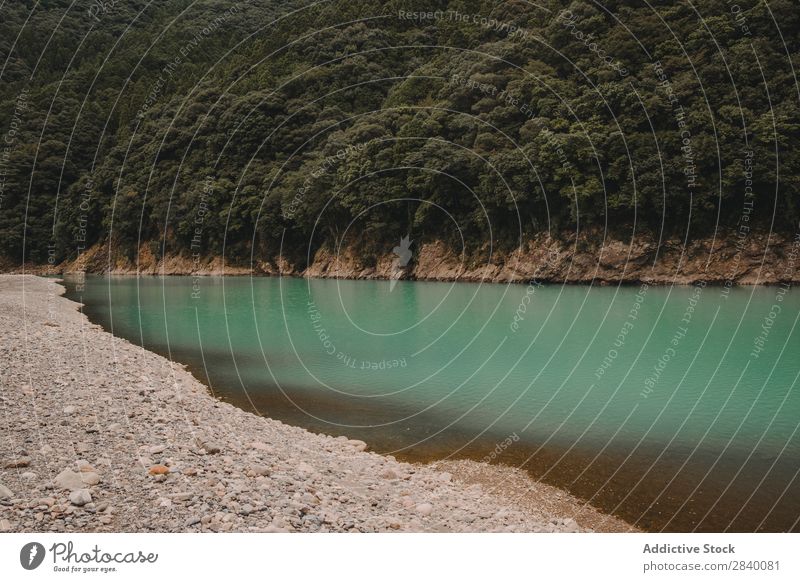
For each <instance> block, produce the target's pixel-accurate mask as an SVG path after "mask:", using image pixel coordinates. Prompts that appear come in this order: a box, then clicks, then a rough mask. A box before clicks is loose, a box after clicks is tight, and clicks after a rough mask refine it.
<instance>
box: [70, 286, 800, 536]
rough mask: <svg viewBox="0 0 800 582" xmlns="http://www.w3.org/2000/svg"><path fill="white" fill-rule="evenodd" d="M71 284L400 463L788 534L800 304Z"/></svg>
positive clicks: (667, 525) (200, 363) (319, 424)
mask: <svg viewBox="0 0 800 582" xmlns="http://www.w3.org/2000/svg"><path fill="white" fill-rule="evenodd" d="M67 287H68V296H69V297H70V298H73V299H76V300H79V301H81V302H83V303H84V304H85V308H84V309H85V312H86V313H87V314H88V315H89V317H90V318H91V319H92V320H93V321H96V322H98V323H100V324H102V325H103V326H104V327H106V328H107V329H109V330H111V331H113V333H115V334H116V335H118V336H121V337H124V338H127V339H129V340H131V341H134V342H135V343H138V344H140V345H143V346H144V347H146V348H147V349H150V350H153V351H156V352H159V353H162V354H164V355H167V356H169V357H171V358H172V359H174V360H177V361H179V362H183V363H185V364H187V365H189V366H190V368H191V369H192V371H193V372H194V373H195V374H196V375H197V376H198V377H199V378H201V379H202V380H203V381H205V382H207V383H208V385H209V386H210V387H211V389H212V390H213V391H214V393H215V394H217V395H218V396H220V397H222V398H224V399H226V400H228V401H231V402H233V403H236V404H238V405H240V406H242V407H243V408H245V409H249V410H256V411H258V412H261V413H263V414H266V415H269V416H271V417H274V418H278V419H281V420H283V421H285V422H288V423H291V424H295V425H299V426H303V427H306V428H309V429H311V430H315V431H319V432H325V433H328V434H345V435H348V436H351V437H354V438H361V439H363V440H365V441H367V442H369V443H370V445H371V446H372V447H373V448H374V449H376V450H379V451H382V452H386V453H392V454H394V455H396V456H398V457H401V458H405V459H411V460H430V459H434V458H444V457H468V458H477V459H481V458H485V457H487V455H488V456H490V457H491V460H492V461H494V462H503V463H507V464H511V465H514V466H523V467H525V468H526V469H527V470H528V471H529V472H530V473H531V474H532V475H534V476H535V477H537V478H542V479H543V480H545V481H547V482H550V483H553V484H556V485H559V486H562V487H566V488H568V489H569V490H570V491H572V492H573V493H575V494H576V495H579V496H581V497H582V498H584V499H586V500H590V501H591V503H592V504H593V505H595V506H598V507H600V508H602V509H604V510H606V511H609V512H613V513H615V514H616V515H619V516H621V517H623V518H624V519H626V520H628V521H630V522H632V523H636V524H637V525H638V526H639V527H643V528H646V529H651V530H661V529H664V530H677V531H689V530H693V529H697V530H699V531H722V530H725V529H728V530H731V531H755V530H769V531H783V530H798V529H799V528H800V526H798V519H800V485H799V484H798V479H797V477H798V472H800V437H799V436H798V434H797V433H798V426H799V423H800V394H798V389H797V379H798V374H799V373H800V331H798V329H797V323H798V316H800V294H798V293H797V292H795V291H785V290H783V289H782V288H780V287H757V288H741V289H733V290H731V291H730V292H729V293H725V292H724V291H723V289H722V288H716V287H706V288H700V287H676V288H656V287H650V288H646V289H643V288H641V287H624V288H613V287H603V288H597V287H588V286H565V287H561V286H541V287H527V286H524V285H511V286H505V285H478V284H461V283H459V284H449V283H425V282H404V281H400V282H394V283H391V282H388V281H344V280H302V279H289V278H254V279H251V278H248V277H221V278H210V277H209V278H201V279H199V280H198V279H192V278H191V277H166V278H155V277H147V278H134V277H111V278H108V277H87V278H86V281H85V284H84V285H83V286H82V288H81V287H80V286H78V284H77V282H76V281H74V280H73V281H70V280H69V279H68V280H67ZM509 436H511V437H512V441H513V444H511V445H510V446H507V447H506V448H505V449H503V450H500V447H498V446H497V445H498V443H501V442H503V441H506V439H507V438H508V437H509ZM506 442H508V441H506Z"/></svg>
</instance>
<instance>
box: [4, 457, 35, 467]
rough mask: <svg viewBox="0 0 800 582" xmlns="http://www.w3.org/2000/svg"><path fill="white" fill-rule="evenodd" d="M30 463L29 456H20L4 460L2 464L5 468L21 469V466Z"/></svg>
mask: <svg viewBox="0 0 800 582" xmlns="http://www.w3.org/2000/svg"><path fill="white" fill-rule="evenodd" d="M30 464H31V458H30V457H24V456H20V457H17V458H15V459H11V460H9V461H6V463H5V465H4V466H5V468H6V469H21V468H23V467H27V466H28V465H30Z"/></svg>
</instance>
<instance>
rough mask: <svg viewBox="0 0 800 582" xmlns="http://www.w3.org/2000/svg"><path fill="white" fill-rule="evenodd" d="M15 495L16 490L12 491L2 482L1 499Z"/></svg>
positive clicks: (0, 486)
mask: <svg viewBox="0 0 800 582" xmlns="http://www.w3.org/2000/svg"><path fill="white" fill-rule="evenodd" d="M13 497H14V492H13V491H11V489H9V488H8V487H6V486H5V485H3V484H2V483H0V499H12V498H13Z"/></svg>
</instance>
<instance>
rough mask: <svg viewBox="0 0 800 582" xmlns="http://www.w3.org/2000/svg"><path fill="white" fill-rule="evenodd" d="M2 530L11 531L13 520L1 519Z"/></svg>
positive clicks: (0, 527)
mask: <svg viewBox="0 0 800 582" xmlns="http://www.w3.org/2000/svg"><path fill="white" fill-rule="evenodd" d="M0 531H2V532H7V531H11V522H10V521H8V520H7V519H0Z"/></svg>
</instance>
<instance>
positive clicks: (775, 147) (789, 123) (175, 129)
mask: <svg viewBox="0 0 800 582" xmlns="http://www.w3.org/2000/svg"><path fill="white" fill-rule="evenodd" d="M799 54H800V10H798V8H797V5H796V3H795V2H794V1H793V0H767V1H766V2H764V1H756V0H740V1H738V2H732V1H728V0H670V1H664V0H652V1H649V2H647V1H638V0H637V1H632V0H603V1H601V2H594V1H589V0H587V1H583V0H576V1H574V2H566V1H558V0H541V1H537V2H528V1H521V0H519V1H518V0H511V1H508V2H494V1H492V2H488V1H452V2H444V1H430V2H407V1H388V2H377V1H369V0H367V1H364V0H359V1H358V2H356V1H353V0H349V1H336V0H331V1H325V0H323V1H320V2H312V1H305V2H287V1H279V0H254V1H247V2H246V1H241V2H224V1H220V0H195V1H190V0H163V1H152V0H148V1H145V0H105V1H103V2H99V1H96V0H92V1H89V0H76V1H74V2H73V1H72V0H40V1H34V0H24V1H21V0H17V1H14V2H3V3H0V62H2V70H0V79H2V80H1V81H0V122H2V123H1V125H2V127H0V130H2V132H3V138H2V144H0V145H1V148H2V149H0V180H1V181H0V188H1V189H0V245H1V246H0V254H2V255H4V256H6V257H7V258H8V259H10V260H12V261H14V262H15V263H18V262H20V261H21V260H23V259H24V260H26V261H31V262H38V263H42V262H45V261H47V260H48V258H50V260H53V261H61V260H64V259H69V258H74V256H75V255H76V253H79V252H81V251H82V250H83V249H85V248H88V247H89V246H90V245H92V244H94V243H98V242H103V241H111V242H112V243H113V244H114V245H116V247H117V248H119V249H121V250H122V252H125V253H128V254H130V255H131V256H133V254H135V253H136V250H137V248H138V247H139V246H140V245H141V244H144V243H148V244H150V245H151V247H152V249H153V251H154V252H155V253H171V254H182V253H192V252H199V253H203V254H205V255H213V254H222V253H224V254H225V256H226V257H227V258H230V259H233V260H242V261H246V260H248V259H249V258H250V257H251V255H254V256H259V257H274V256H275V255H277V253H278V252H279V249H280V248H281V245H282V248H283V252H284V253H288V254H289V255H294V256H296V257H297V260H299V261H302V257H303V256H305V254H306V249H307V247H309V245H310V248H311V249H312V250H313V249H314V248H317V247H319V246H320V245H335V244H337V243H340V242H342V241H343V240H344V241H346V242H348V243H350V242H353V243H357V244H363V245H366V246H367V247H369V246H370V245H372V246H374V245H379V244H383V243H384V242H385V241H393V242H394V243H395V244H396V241H397V240H398V239H399V238H400V237H401V236H408V235H410V236H411V238H412V239H414V240H421V239H425V238H429V239H433V238H439V239H442V240H445V241H449V242H452V244H454V245H458V244H460V242H459V240H460V237H462V236H463V237H464V239H465V241H466V244H467V245H473V246H474V245H477V246H480V245H482V244H484V243H485V242H486V241H488V240H492V241H493V242H495V243H496V244H498V245H508V246H509V247H511V246H513V245H516V244H519V242H520V240H524V239H526V238H527V237H530V236H532V235H534V234H535V233H538V232H542V231H549V232H551V233H555V234H558V233H561V232H574V231H575V230H576V229H586V228H591V227H597V228H601V229H609V230H611V231H613V232H615V233H617V234H619V235H620V236H629V235H630V234H632V233H640V232H650V233H655V234H657V235H662V234H664V233H666V234H670V235H676V234H679V235H681V236H683V235H686V236H689V237H700V236H711V235H712V234H714V233H736V232H740V231H741V229H743V228H745V229H751V228H752V229H759V230H762V231H764V232H766V231H770V230H778V231H785V232H794V230H796V225H797V221H798V219H800V148H797V147H795V146H796V144H797V143H798V139H800V86H799V85H798V81H797V78H796V74H795V68H798V67H795V64H796V65H800V61H798V55H799Z"/></svg>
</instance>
